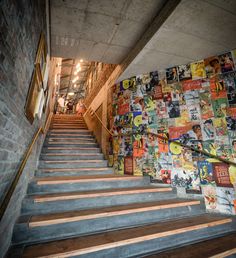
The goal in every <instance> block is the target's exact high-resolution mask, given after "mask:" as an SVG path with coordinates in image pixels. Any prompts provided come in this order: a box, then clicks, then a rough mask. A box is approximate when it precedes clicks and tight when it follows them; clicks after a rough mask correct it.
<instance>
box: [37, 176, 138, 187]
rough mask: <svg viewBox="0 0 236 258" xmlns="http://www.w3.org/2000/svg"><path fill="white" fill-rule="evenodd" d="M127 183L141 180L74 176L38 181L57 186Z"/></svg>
mask: <svg viewBox="0 0 236 258" xmlns="http://www.w3.org/2000/svg"><path fill="white" fill-rule="evenodd" d="M116 180H119V181H126V180H132V181H135V180H140V178H138V177H128V178H127V177H116V178H113V177H110V178H88V179H86V178H73V177H72V176H70V177H68V178H64V179H60V178H59V177H58V178H55V177H54V178H42V179H39V180H37V185H57V184H71V183H89V182H91V183H92V182H109V181H116Z"/></svg>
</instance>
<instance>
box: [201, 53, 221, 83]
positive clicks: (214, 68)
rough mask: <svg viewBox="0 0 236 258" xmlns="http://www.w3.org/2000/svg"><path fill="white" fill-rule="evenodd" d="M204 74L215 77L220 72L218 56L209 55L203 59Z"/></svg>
mask: <svg viewBox="0 0 236 258" xmlns="http://www.w3.org/2000/svg"><path fill="white" fill-rule="evenodd" d="M204 64H205V70H206V75H207V77H208V78H212V77H215V76H216V75H217V74H219V73H221V66H220V60H219V58H218V56H211V57H208V58H206V59H204Z"/></svg>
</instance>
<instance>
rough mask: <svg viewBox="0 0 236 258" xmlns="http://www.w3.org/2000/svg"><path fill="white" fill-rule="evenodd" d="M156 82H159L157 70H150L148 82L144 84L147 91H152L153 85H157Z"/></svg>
mask: <svg viewBox="0 0 236 258" xmlns="http://www.w3.org/2000/svg"><path fill="white" fill-rule="evenodd" d="M158 84H159V76H158V72H157V71H154V72H150V82H149V83H148V84H147V86H146V91H147V93H148V94H150V93H151V92H153V90H154V87H155V86H157V85H158Z"/></svg>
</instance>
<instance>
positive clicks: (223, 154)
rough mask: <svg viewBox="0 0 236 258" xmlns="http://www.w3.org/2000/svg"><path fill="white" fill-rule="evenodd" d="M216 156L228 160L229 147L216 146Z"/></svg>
mask: <svg viewBox="0 0 236 258" xmlns="http://www.w3.org/2000/svg"><path fill="white" fill-rule="evenodd" d="M216 156H218V157H220V158H222V159H225V160H230V159H231V156H232V150H231V146H230V145H229V144H227V143H225V144H222V145H221V146H218V148H217V150H216Z"/></svg>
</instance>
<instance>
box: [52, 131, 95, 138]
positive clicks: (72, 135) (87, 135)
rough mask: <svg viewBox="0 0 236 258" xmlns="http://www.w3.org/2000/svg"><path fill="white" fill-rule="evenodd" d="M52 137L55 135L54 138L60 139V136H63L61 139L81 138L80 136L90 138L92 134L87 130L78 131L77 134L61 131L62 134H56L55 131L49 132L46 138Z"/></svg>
mask: <svg viewBox="0 0 236 258" xmlns="http://www.w3.org/2000/svg"><path fill="white" fill-rule="evenodd" d="M53 135H56V136H55V137H60V136H63V137H75V135H77V136H79V137H82V136H86V137H93V136H92V133H91V132H90V131H88V130H83V131H82V130H81V131H78V130H77V132H76V131H75V132H73V131H71V132H67V131H63V132H57V130H54V131H49V132H48V134H47V136H48V137H53Z"/></svg>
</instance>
